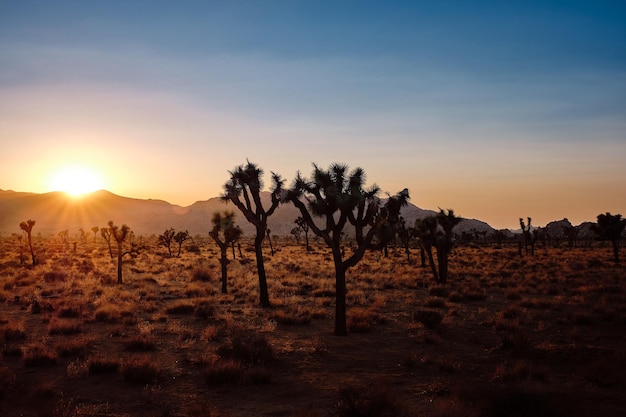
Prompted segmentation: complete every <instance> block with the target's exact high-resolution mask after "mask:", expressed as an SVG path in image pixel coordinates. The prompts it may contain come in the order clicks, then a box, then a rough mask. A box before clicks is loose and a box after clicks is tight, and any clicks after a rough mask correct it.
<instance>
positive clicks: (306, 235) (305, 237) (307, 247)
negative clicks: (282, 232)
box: [304, 231, 311, 252]
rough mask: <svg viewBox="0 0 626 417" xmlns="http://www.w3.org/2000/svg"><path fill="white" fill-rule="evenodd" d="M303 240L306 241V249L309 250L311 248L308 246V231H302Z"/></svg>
mask: <svg viewBox="0 0 626 417" xmlns="http://www.w3.org/2000/svg"><path fill="white" fill-rule="evenodd" d="M304 241H305V242H306V251H307V252H309V251H310V250H311V249H310V248H309V232H308V231H306V232H304Z"/></svg>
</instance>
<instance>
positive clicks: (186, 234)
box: [173, 230, 191, 258]
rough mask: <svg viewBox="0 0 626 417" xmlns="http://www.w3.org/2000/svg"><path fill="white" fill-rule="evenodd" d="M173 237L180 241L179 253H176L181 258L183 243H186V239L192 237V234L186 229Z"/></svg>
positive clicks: (177, 241)
mask: <svg viewBox="0 0 626 417" xmlns="http://www.w3.org/2000/svg"><path fill="white" fill-rule="evenodd" d="M173 239H174V242H176V243H178V253H177V254H176V257H177V258H180V251H181V249H182V248H183V243H185V241H186V240H189V239H191V236H190V235H189V232H188V231H187V230H185V231H184V232H182V231H181V232H177V233H176V234H175V235H174V237H173Z"/></svg>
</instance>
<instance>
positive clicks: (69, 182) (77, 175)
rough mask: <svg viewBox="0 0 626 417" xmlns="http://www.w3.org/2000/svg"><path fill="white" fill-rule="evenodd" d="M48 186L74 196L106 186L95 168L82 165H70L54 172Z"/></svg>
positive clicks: (52, 189)
mask: <svg viewBox="0 0 626 417" xmlns="http://www.w3.org/2000/svg"><path fill="white" fill-rule="evenodd" d="M48 186H49V188H50V191H64V192H66V193H68V194H70V195H72V196H74V197H78V196H81V195H83V194H86V193H90V192H93V191H97V190H100V189H103V188H104V181H103V179H102V177H101V175H100V174H99V173H97V172H95V171H94V170H92V169H90V168H88V167H85V166H81V165H69V166H64V167H61V168H59V169H58V170H57V171H55V172H54V173H52V174H51V175H50V178H49V182H48Z"/></svg>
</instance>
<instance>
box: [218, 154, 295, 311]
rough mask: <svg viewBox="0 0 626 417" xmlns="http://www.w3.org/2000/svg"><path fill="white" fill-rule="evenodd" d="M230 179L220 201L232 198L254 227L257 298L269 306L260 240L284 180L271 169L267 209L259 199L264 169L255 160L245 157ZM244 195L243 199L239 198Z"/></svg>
mask: <svg viewBox="0 0 626 417" xmlns="http://www.w3.org/2000/svg"><path fill="white" fill-rule="evenodd" d="M229 174H230V179H229V180H228V182H226V184H224V194H223V195H222V200H223V201H231V202H232V203H233V204H234V205H235V206H236V207H237V208H238V209H239V210H240V211H241V212H242V213H243V215H244V216H245V217H246V220H248V221H249V222H250V223H252V224H253V225H254V227H255V228H256V236H255V238H254V252H255V254H256V266H257V271H258V275H259V298H260V303H261V306H263V307H269V306H270V299H269V294H268V292H267V277H266V274H265V264H264V262H263V240H264V239H265V235H266V233H267V219H268V218H269V217H270V216H271V215H272V214H273V213H274V211H275V210H276V208H277V207H278V204H279V203H280V196H281V193H282V186H283V183H284V180H283V179H282V178H281V176H280V175H278V174H275V173H273V172H272V189H271V190H270V193H271V204H270V207H269V208H268V209H265V208H264V207H263V203H262V202H261V190H262V189H263V181H262V179H261V177H262V176H263V170H262V169H261V168H259V167H257V166H256V164H254V163H252V162H250V161H247V163H246V164H245V165H240V166H238V167H236V168H235V169H234V170H233V171H229ZM242 198H243V201H242Z"/></svg>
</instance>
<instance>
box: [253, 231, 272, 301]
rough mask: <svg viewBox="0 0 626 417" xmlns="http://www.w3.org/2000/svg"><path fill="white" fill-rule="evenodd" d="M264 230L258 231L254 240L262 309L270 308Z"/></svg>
mask: <svg viewBox="0 0 626 417" xmlns="http://www.w3.org/2000/svg"><path fill="white" fill-rule="evenodd" d="M264 235H265V233H264V230H258V229H257V233H256V237H255V238H254V251H255V253H256V267H257V271H258V273H259V298H260V302H261V307H269V306H270V297H269V294H268V292H267V277H266V275H265V263H264V262H263V238H264Z"/></svg>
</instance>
